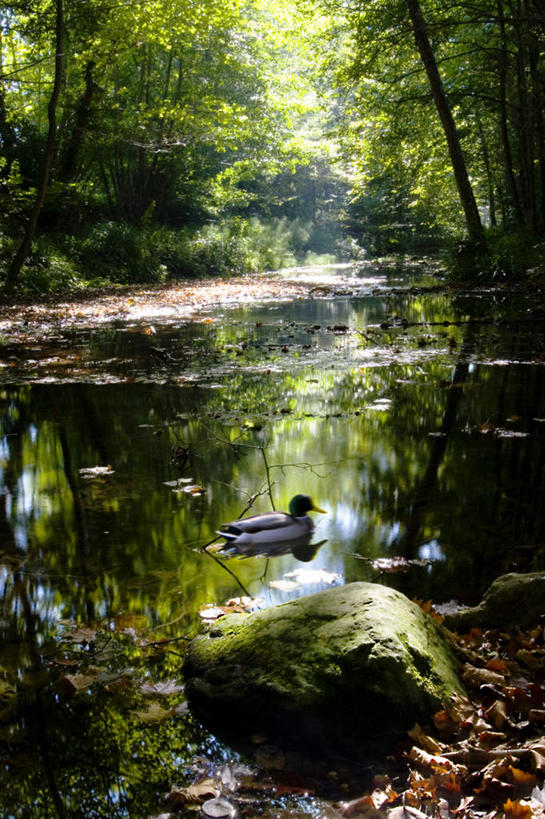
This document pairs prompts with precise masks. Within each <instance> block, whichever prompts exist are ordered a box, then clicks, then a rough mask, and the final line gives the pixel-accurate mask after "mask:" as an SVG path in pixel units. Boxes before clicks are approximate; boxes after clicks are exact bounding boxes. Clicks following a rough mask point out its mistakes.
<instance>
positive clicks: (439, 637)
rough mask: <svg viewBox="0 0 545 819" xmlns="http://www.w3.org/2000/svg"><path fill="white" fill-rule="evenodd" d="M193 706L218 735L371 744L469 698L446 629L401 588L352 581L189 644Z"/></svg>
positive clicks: (230, 620)
mask: <svg viewBox="0 0 545 819" xmlns="http://www.w3.org/2000/svg"><path fill="white" fill-rule="evenodd" d="M184 676H185V679H186V693H187V696H188V700H189V703H190V706H191V707H192V709H193V710H194V711H195V712H196V713H197V715H198V716H199V717H200V718H201V719H202V720H203V721H204V722H205V723H206V724H207V725H208V726H209V727H210V728H212V730H214V731H216V732H217V731H218V730H219V731H220V732H221V730H222V729H223V730H224V731H225V730H226V731H230V732H232V731H235V732H236V733H237V734H238V735H240V734H246V735H247V736H249V735H250V734H251V733H252V732H255V731H265V732H267V734H268V736H274V737H279V736H281V737H283V738H284V739H289V738H292V739H293V738H300V739H306V740H311V741H316V740H317V739H327V741H335V740H340V741H341V742H342V744H343V747H345V748H346V747H347V746H350V745H357V746H358V747H359V748H363V747H364V746H365V745H371V744H373V743H375V742H376V741H377V738H379V737H380V738H382V739H383V738H384V737H386V736H388V737H390V738H391V737H392V735H393V734H397V733H399V732H402V731H404V730H405V729H407V728H408V727H410V726H412V724H413V723H414V721H415V720H419V721H422V720H426V719H429V718H430V717H431V716H432V715H433V713H435V711H437V710H438V709H439V708H440V707H441V706H442V704H444V703H445V702H446V701H447V700H448V699H449V698H450V697H451V695H453V694H454V693H455V692H459V693H463V686H462V684H461V683H460V681H459V679H458V676H457V663H456V660H455V658H454V655H453V653H452V651H451V647H450V644H449V642H448V638H446V636H445V632H444V630H443V629H442V628H441V626H439V625H438V624H437V623H436V622H435V621H434V620H432V619H431V618H430V617H428V616H427V615H426V614H425V613H424V612H423V611H422V610H421V609H420V607H419V606H417V605H416V604H415V603H413V602H411V601H410V600H409V599H408V598H407V597H405V596H404V595H403V594H401V593H400V592H397V591H395V590H393V589H390V588H387V587H385V586H380V585H377V584H373V583H351V584H349V585H346V586H339V587H336V588H334V589H329V590H327V591H323V592H319V593H318V594H314V595H311V596H309V597H303V598H300V599H297V600H294V601H292V602H290V603H286V604H284V605H281V606H275V607H273V608H268V609H265V610H263V611H259V612H256V613H254V614H251V615H248V616H240V615H230V616H229V617H226V618H223V619H222V620H220V621H218V623H217V624H216V625H215V626H214V628H213V629H212V630H211V631H210V632H209V633H208V634H206V635H204V636H201V637H198V638H196V639H195V640H194V641H193V642H192V643H191V645H190V648H189V652H188V654H187V657H186V660H185V664H184Z"/></svg>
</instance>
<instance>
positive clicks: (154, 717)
mask: <svg viewBox="0 0 545 819" xmlns="http://www.w3.org/2000/svg"><path fill="white" fill-rule="evenodd" d="M134 713H135V716H137V717H138V719H139V720H140V721H141V722H163V720H165V719H168V718H169V717H172V716H174V714H175V713H176V711H175V710H174V708H163V707H162V705H160V704H159V703H158V702H155V701H154V702H150V704H149V706H148V707H147V709H146V710H145V711H135V712H134Z"/></svg>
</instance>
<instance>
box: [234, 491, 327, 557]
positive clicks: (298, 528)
mask: <svg viewBox="0 0 545 819" xmlns="http://www.w3.org/2000/svg"><path fill="white" fill-rule="evenodd" d="M288 509H289V511H288V512H264V513H262V514H260V515H251V516H250V517H248V518H242V519H241V520H234V521H232V522H231V523H224V524H223V525H222V526H221V528H220V530H219V532H218V534H220V535H222V537H224V538H225V540H226V541H227V542H228V543H229V545H233V546H235V545H236V546H249V545H259V544H264V543H275V542H281V543H287V542H289V541H292V540H298V539H299V538H304V537H305V536H306V537H309V536H310V534H311V533H312V532H313V530H314V523H313V522H312V520H311V519H310V518H309V516H308V515H307V512H322V513H323V514H326V510H325V509H320V508H319V507H318V506H315V505H314V504H313V502H312V500H311V499H310V498H309V496H308V495H296V496H295V497H294V498H292V499H291V500H290V503H289V507H288Z"/></svg>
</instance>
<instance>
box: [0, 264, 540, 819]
mask: <svg viewBox="0 0 545 819" xmlns="http://www.w3.org/2000/svg"><path fill="white" fill-rule="evenodd" d="M277 275H278V276H283V277H284V279H283V280H284V281H286V283H287V282H289V281H291V280H294V279H295V280H297V281H298V282H300V283H301V282H303V283H306V284H307V285H308V295H307V297H306V298H294V299H288V298H286V299H283V300H277V301H263V302H256V303H254V304H247V305H245V306H244V307H237V306H233V305H231V306H229V307H225V308H221V309H215V310H214V311H213V312H210V311H208V312H207V311H204V312H203V314H202V315H199V316H197V317H193V318H192V319H191V320H189V319H186V318H182V319H179V320H177V319H176V317H175V316H173V315H171V314H168V315H165V314H159V315H156V316H153V315H147V316H146V317H144V318H142V317H133V316H131V317H128V318H127V319H126V320H124V321H120V320H118V321H115V322H112V323H102V324H91V325H89V326H83V327H82V326H78V328H77V329H73V328H70V327H69V326H68V327H64V326H61V325H60V324H59V325H58V326H55V327H54V328H50V329H49V331H48V332H46V333H44V335H43V337H42V338H40V339H34V340H33V341H32V343H29V342H28V340H27V342H26V344H23V343H22V342H21V341H20V339H18V338H16V337H15V336H13V335H10V333H9V332H8V333H6V334H5V335H4V336H3V337H2V338H1V339H0V357H1V359H2V366H1V367H0V425H1V426H0V432H1V439H0V446H1V450H0V468H1V478H2V504H1V505H0V509H1V513H0V526H1V531H2V540H1V542H0V589H1V594H2V609H1V611H0V630H1V637H2V642H1V644H0V645H1V647H0V749H1V754H2V773H1V774H0V786H1V790H0V814H1V815H2V816H8V817H11V816H14V817H15V816H17V817H19V816H21V817H23V816H31V817H47V816H56V815H59V816H85V817H94V816H97V817H99V816H100V817H117V816H119V817H121V816H123V817H125V816H130V817H133V816H134V817H140V816H142V817H145V816H150V815H154V814H160V813H161V811H162V810H164V808H162V802H161V797H162V795H163V794H164V793H165V792H168V791H169V789H170V787H171V785H172V784H173V783H178V784H180V785H188V784H190V783H191V782H195V781H196V780H199V778H202V777H204V776H209V775H213V776H216V777H217V776H218V775H219V774H218V771H219V770H221V771H223V773H222V774H221V776H223V778H224V780H226V779H227V780H229V781H232V780H233V779H238V780H240V779H241V778H243V777H246V778H248V777H250V776H251V775H252V774H251V771H250V769H247V768H246V767H245V765H246V763H245V762H243V761H241V760H240V759H239V758H238V756H237V755H236V754H234V753H233V752H231V751H230V750H229V748H228V747H226V746H224V745H222V744H221V743H219V742H218V741H217V740H216V739H215V738H214V737H212V736H210V735H209V734H208V733H207V732H205V731H204V730H203V729H201V728H200V726H199V725H198V724H196V723H195V721H194V720H193V718H192V717H191V715H189V714H187V713H186V710H185V708H184V706H183V694H182V692H181V691H180V690H179V688H178V684H179V682H180V670H179V669H180V663H181V655H182V654H183V650H182V648H181V646H182V645H183V642H184V640H185V638H188V637H191V636H192V635H194V634H195V633H197V631H198V628H199V627H200V620H201V616H200V615H199V612H200V610H201V609H202V608H203V607H206V606H209V605H212V604H214V605H220V604H224V603H225V601H227V600H228V599H230V598H233V597H236V596H242V595H244V596H247V597H250V598H252V599H256V598H259V599H260V601H261V602H260V603H259V605H262V606H264V605H272V604H277V603H280V602H284V601H287V600H290V599H292V598H293V597H295V596H297V595H303V594H305V595H306V594H310V593H312V592H314V591H317V590H321V589H323V588H327V587H328V586H330V585H333V584H342V583H348V582H351V581H354V580H373V581H377V582H381V583H385V584H388V585H392V586H395V587H396V588H398V589H400V590H401V591H403V592H405V593H406V594H408V595H409V596H410V597H416V598H419V599H422V600H429V599H431V600H433V601H434V602H436V603H438V604H445V603H447V602H448V601H450V600H452V599H455V600H457V601H459V602H461V603H471V602H473V601H475V600H477V599H478V598H479V597H480V595H481V594H482V592H483V591H484V589H485V588H486V587H487V585H488V584H489V583H490V582H491V580H492V579H494V578H495V577H496V576H497V575H499V574H501V573H504V572H505V571H510V570H518V571H530V570H538V569H544V568H545V504H544V503H543V497H544V478H545V475H544V456H545V313H544V312H543V311H540V310H539V308H538V306H536V303H535V301H534V299H533V298H532V297H530V296H527V295H525V294H524V293H520V294H510V295H504V294H502V293H501V292H499V291H493V290H490V291H484V290H481V291H471V292H458V293H456V294H452V293H449V292H448V291H447V290H446V289H445V288H444V287H443V286H442V285H441V283H440V282H439V281H438V280H437V279H435V278H434V277H433V276H432V275H431V273H430V269H429V267H420V266H419V265H418V264H417V263H414V264H412V265H411V266H405V267H388V268H384V269H381V268H370V267H368V266H364V265H360V266H353V267H350V266H340V267H331V268H321V269H301V270H294V271H286V272H284V273H281V274H277ZM298 492H304V493H306V494H309V495H311V496H312V498H313V499H314V501H315V502H316V503H317V504H318V505H319V506H321V507H323V508H324V509H326V510H327V515H315V516H314V518H315V522H316V524H317V527H316V531H315V534H314V538H313V543H312V545H311V546H310V547H307V549H306V550H305V551H303V552H300V553H296V554H293V553H292V552H287V553H286V552H285V553H282V554H280V555H277V556H274V557H267V556H264V555H261V556H250V557H248V556H245V557H243V558H241V557H240V556H238V557H237V556H224V555H218V553H217V552H215V551H214V548H213V547H212V549H211V551H212V553H211V554H209V553H206V552H203V551H202V547H203V546H204V545H205V544H207V543H209V542H210V541H212V540H213V539H214V538H215V536H216V530H217V529H218V527H219V526H220V525H221V523H222V522H224V521H226V520H232V519H234V518H237V517H238V516H239V515H240V514H241V512H242V511H243V510H245V509H246V508H248V507H249V505H250V503H253V505H252V507H251V508H252V512H259V511H264V510H267V509H269V508H270V507H271V503H274V505H275V506H276V508H285V507H286V506H287V504H288V502H289V500H290V498H291V497H292V496H293V495H295V494H297V493H298ZM164 640H170V641H171V642H168V643H166V642H160V641H164ZM161 686H163V687H162V688H161ZM260 781H261V780H260ZM226 787H227V786H226ZM256 787H257V786H256V785H254V801H252V802H251V808H248V810H249V811H250V812H249V813H248V812H247V813H246V814H245V815H247V816H256V815H263V816H280V815H282V816H290V817H295V816H327V815H329V814H328V810H330V808H329V806H328V803H327V802H323V801H320V800H319V798H318V797H317V796H313V797H311V796H301V795H300V793H299V791H297V789H295V790H293V789H292V790H291V791H290V789H289V788H284V791H282V794H283V795H278V794H279V793H280V792H279V791H278V790H277V791H276V794H277V795H276V796H275V798H274V799H272V797H270V796H266V797H265V796H263V799H262V800H261V801H260V802H259V800H258V802H259V808H258V807H256V801H255V790H256ZM300 790H304V789H300ZM294 794H295V795H294ZM281 810H282V811H285V812H284V813H279V812H278V811H281ZM252 811H253V812H252ZM188 815H195V814H194V813H193V814H189V813H188ZM332 815H333V814H332Z"/></svg>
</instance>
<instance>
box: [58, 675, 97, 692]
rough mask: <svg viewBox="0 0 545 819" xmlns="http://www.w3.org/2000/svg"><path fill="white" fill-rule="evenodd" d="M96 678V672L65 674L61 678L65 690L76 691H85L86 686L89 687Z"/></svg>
mask: <svg viewBox="0 0 545 819" xmlns="http://www.w3.org/2000/svg"><path fill="white" fill-rule="evenodd" d="M96 679H97V675H96V674H65V675H64V677H63V678H62V682H63V684H64V685H65V687H66V689H67V691H72V692H73V693H76V692H77V691H85V690H86V689H87V688H90V687H91V685H92V684H93V683H94V682H96Z"/></svg>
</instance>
